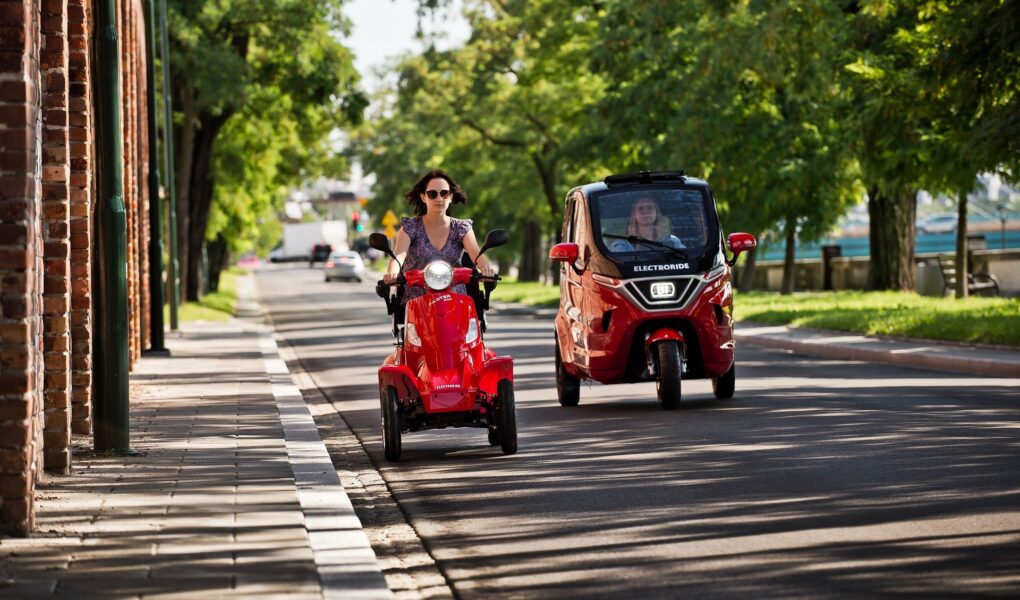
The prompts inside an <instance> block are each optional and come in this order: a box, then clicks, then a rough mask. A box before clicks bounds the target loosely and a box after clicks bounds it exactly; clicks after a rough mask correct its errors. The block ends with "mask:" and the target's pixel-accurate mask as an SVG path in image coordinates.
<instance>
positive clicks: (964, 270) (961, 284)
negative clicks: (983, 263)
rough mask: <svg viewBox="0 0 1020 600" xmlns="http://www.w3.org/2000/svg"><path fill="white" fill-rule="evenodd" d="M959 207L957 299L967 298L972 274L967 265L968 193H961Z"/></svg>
mask: <svg viewBox="0 0 1020 600" xmlns="http://www.w3.org/2000/svg"><path fill="white" fill-rule="evenodd" d="M958 203H959V206H958V209H957V211H958V212H957V214H958V215H959V216H958V218H957V222H956V297H957V298H966V297H967V292H968V289H967V283H968V279H969V277H968V275H969V274H970V270H969V267H970V265H968V264H967V192H966V191H962V190H961V191H960V193H959V200H958Z"/></svg>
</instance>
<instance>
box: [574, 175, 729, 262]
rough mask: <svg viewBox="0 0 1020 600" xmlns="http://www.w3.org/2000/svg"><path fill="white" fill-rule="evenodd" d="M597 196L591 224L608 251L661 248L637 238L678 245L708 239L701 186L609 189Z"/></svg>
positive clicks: (691, 245) (688, 246)
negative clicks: (695, 187) (696, 187)
mask: <svg viewBox="0 0 1020 600" xmlns="http://www.w3.org/2000/svg"><path fill="white" fill-rule="evenodd" d="M596 200H597V205H598V206H597V212H596V214H595V215H593V221H597V222H593V224H592V226H593V228H594V232H595V233H596V234H597V235H598V236H599V237H600V238H601V239H600V240H599V241H600V243H599V245H600V246H602V247H603V248H605V249H606V250H607V251H609V253H610V254H632V253H638V252H648V251H653V250H656V249H661V246H658V247H656V246H653V245H644V244H642V243H641V242H640V241H636V240H639V239H645V240H651V241H652V242H657V243H658V244H664V245H666V246H669V247H672V248H677V249H702V248H705V246H707V245H708V244H709V242H710V239H709V218H708V215H707V209H706V205H707V203H706V197H705V194H704V192H703V191H702V190H700V189H678V188H671V189H669V188H660V189H648V188H642V189H637V190H635V189H630V190H608V191H606V192H603V193H601V194H599V195H598V196H597V198H596ZM624 238H627V239H624Z"/></svg>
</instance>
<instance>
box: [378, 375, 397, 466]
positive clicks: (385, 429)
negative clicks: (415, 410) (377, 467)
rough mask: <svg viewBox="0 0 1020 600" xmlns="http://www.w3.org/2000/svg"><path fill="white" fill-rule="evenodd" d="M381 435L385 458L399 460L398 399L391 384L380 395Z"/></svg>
mask: <svg viewBox="0 0 1020 600" xmlns="http://www.w3.org/2000/svg"><path fill="white" fill-rule="evenodd" d="M381 408H382V411H381V412H382V437H383V451H384V454H385V455H386V460H388V461H392V462H396V461H398V460H400V399H399V398H398V397H397V390H396V388H394V387H393V386H386V391H385V392H384V394H383V397H382V407H381Z"/></svg>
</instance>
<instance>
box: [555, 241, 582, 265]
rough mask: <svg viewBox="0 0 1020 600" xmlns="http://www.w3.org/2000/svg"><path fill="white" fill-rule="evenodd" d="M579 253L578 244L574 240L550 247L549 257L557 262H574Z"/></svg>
mask: <svg viewBox="0 0 1020 600" xmlns="http://www.w3.org/2000/svg"><path fill="white" fill-rule="evenodd" d="M578 255H579V251H578V249H577V244H575V243H573V242H563V243H562V244H556V245H555V246H553V247H552V248H550V249H549V258H550V259H551V260H554V261H556V262H565V263H574V262H577V257H578Z"/></svg>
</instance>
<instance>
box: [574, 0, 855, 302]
mask: <svg viewBox="0 0 1020 600" xmlns="http://www.w3.org/2000/svg"><path fill="white" fill-rule="evenodd" d="M603 24H604V25H603V28H602V36H601V37H602V39H603V42H602V43H601V45H600V46H599V47H598V48H596V49H595V52H594V59H595V61H596V63H597V64H599V65H600V66H601V68H602V69H603V70H604V72H605V73H606V76H607V78H608V79H609V81H608V87H609V89H610V90H612V91H611V92H610V93H609V94H607V96H606V101H605V102H604V103H603V104H602V105H601V106H600V107H599V108H598V115H599V117H600V120H601V121H602V122H603V123H604V125H602V126H601V127H596V129H597V130H608V131H613V135H612V136H611V137H607V138H603V139H602V140H601V141H602V143H593V144H590V148H591V155H592V157H593V158H594V157H596V156H598V155H602V156H610V157H613V159H614V162H616V163H618V164H619V167H617V168H618V169H621V170H634V169H646V168H671V167H672V168H676V166H680V165H683V166H686V167H687V170H688V171H690V172H692V173H693V174H695V175H699V176H702V177H706V178H709V179H710V181H711V182H712V185H713V187H714V188H715V191H716V193H717V196H718V197H719V199H720V206H721V209H722V211H723V213H724V217H725V219H724V222H727V223H728V224H730V225H734V226H736V227H738V228H741V229H744V228H746V229H750V230H751V231H754V232H756V233H759V235H760V234H761V233H762V232H763V231H766V230H769V229H775V228H777V227H778V228H780V229H781V230H782V234H781V235H782V237H783V238H784V239H785V243H786V248H787V253H786V269H785V273H784V283H783V289H784V291H787V292H788V291H791V290H792V288H793V264H794V258H795V254H794V248H795V241H796V239H797V237H798V235H799V236H800V237H801V238H802V239H805V240H813V239H817V238H819V237H820V236H821V235H823V234H825V233H826V232H827V231H828V229H829V228H831V226H832V225H833V224H834V222H835V220H836V219H837V218H838V217H839V215H840V214H842V212H843V211H844V210H845V208H846V206H847V203H848V202H850V201H852V200H853V198H854V197H855V192H856V190H855V185H854V174H855V161H854V160H853V157H852V155H850V153H849V152H848V150H847V148H846V146H845V144H842V143H840V140H841V139H842V138H843V135H844V134H843V131H842V128H841V120H840V114H841V112H842V111H843V110H844V108H845V106H846V96H845V94H844V93H843V91H842V90H841V89H840V87H839V86H838V83H837V82H835V81H833V78H832V75H831V74H832V71H833V69H834V68H835V67H836V65H837V64H838V58H839V56H840V51H841V47H842V46H841V45H842V42H843V38H844V37H845V35H844V30H843V15H842V13H841V12H840V11H839V9H838V7H835V6H833V5H832V3H831V2H825V1H821V0H799V1H789V2H783V3H775V4H773V3H746V2H745V3H729V4H724V5H721V4H719V3H715V2H700V3H699V2H689V3H685V4H684V6H683V7H676V6H673V5H672V3H669V2H637V1H631V2H622V1H621V2H616V3H613V4H612V5H611V8H610V10H609V12H608V13H607V14H606V15H605V17H604V18H603Z"/></svg>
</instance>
